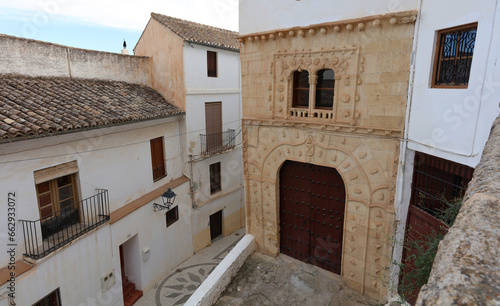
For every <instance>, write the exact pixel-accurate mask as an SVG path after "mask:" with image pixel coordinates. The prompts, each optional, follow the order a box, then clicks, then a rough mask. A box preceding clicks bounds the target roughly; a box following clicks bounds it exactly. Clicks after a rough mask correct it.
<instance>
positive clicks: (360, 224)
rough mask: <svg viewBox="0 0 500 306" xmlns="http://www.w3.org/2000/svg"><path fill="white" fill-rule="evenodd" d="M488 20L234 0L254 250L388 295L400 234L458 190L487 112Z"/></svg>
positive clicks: (416, 10)
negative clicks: (320, 269)
mask: <svg viewBox="0 0 500 306" xmlns="http://www.w3.org/2000/svg"><path fill="white" fill-rule="evenodd" d="M450 7H453V10H450V9H449V8H450ZM338 8H342V9H338ZM445 11H446V14H444V13H443V12H445ZM443 15H446V17H443ZM496 16H497V7H496V4H495V3H494V2H493V3H492V2H491V1H489V2H488V1H481V2H479V3H477V4H474V5H473V4H471V3H466V2H465V1H460V3H459V4H457V3H456V2H454V3H451V2H446V3H443V2H440V3H428V2H425V1H397V2H396V1H395V2H390V3H387V2H383V1H374V2H373V1H372V2H371V3H370V5H369V6H368V5H361V4H360V2H355V3H352V4H351V3H349V4H346V3H344V2H343V3H340V2H339V1H317V2H315V3H314V4H311V3H310V2H307V1H296V2H293V3H291V2H286V1H278V2H273V4H272V5H269V3H267V2H265V1H252V3H251V4H250V3H245V2H240V42H241V44H242V47H241V70H242V100H243V161H244V167H245V187H246V208H247V229H248V232H249V233H250V234H253V235H254V236H255V237H256V243H257V247H258V250H259V251H261V252H263V253H266V254H270V255H276V254H278V253H283V254H286V255H289V256H292V257H294V258H297V259H299V260H303V261H305V262H309V263H312V264H315V265H317V266H320V267H323V268H324V269H327V270H330V271H332V272H334V273H338V274H340V275H341V276H342V278H343V280H344V281H345V282H346V283H347V284H348V285H349V286H350V287H351V288H353V289H355V290H357V291H359V292H361V293H363V294H366V295H368V296H371V297H373V298H376V299H378V300H380V301H382V302H383V301H386V300H387V299H389V298H390V297H391V296H392V295H395V294H396V293H397V289H395V288H396V287H397V285H398V281H399V278H400V273H399V272H400V271H399V269H398V265H392V264H391V262H392V261H393V260H395V261H400V260H401V258H402V256H403V254H402V253H403V252H402V247H400V245H401V244H402V242H403V241H404V240H405V232H406V230H407V229H408V228H416V226H415V225H416V224H415V223H414V220H416V219H419V218H420V219H421V218H422V216H424V218H430V217H435V215H432V211H431V210H430V209H427V208H429V207H430V205H431V204H432V205H434V203H435V202H436V203H437V202H443V201H441V198H443V197H444V198H446V199H447V200H448V201H451V200H453V199H454V198H457V197H459V196H460V195H461V192H462V191H463V190H464V188H465V187H466V184H467V182H468V180H470V178H471V176H472V172H473V167H474V166H475V165H476V164H477V163H478V161H479V158H480V156H481V152H482V150H483V147H484V143H485V142H486V139H487V137H488V134H489V129H490V127H491V123H492V122H493V120H494V118H495V117H496V116H497V115H498V93H496V84H497V82H498V73H497V68H496V66H495V65H494V63H495V61H496V60H497V57H498V52H494V51H493V50H495V48H496V42H497V41H498V40H496V39H495V37H496V35H498V33H497V32H495V31H494V30H495V29H496V28H497V23H496V18H497V17H496ZM257 19H258V20H259V22H258V23H256V22H254V20H257ZM457 50H458V51H457ZM426 203H431V204H426ZM412 207H413V208H416V209H419V210H420V211H417V213H413V214H412V211H413V212H415V211H416V210H415V209H413V208H412ZM436 207H438V206H436ZM441 207H442V206H441ZM421 211H422V212H421ZM412 216H413V217H412ZM425 220H426V221H424V222H423V223H421V224H417V225H418V226H421V227H424V228H425V229H429V228H430V227H429V226H430V225H429V224H430V222H431V221H428V220H429V219H425ZM388 269H390V270H391V273H388V272H387V271H388Z"/></svg>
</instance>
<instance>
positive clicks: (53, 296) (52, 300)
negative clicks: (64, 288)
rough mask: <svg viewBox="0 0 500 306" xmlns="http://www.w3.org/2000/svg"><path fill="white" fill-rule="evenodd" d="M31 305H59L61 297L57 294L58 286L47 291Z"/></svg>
mask: <svg viewBox="0 0 500 306" xmlns="http://www.w3.org/2000/svg"><path fill="white" fill-rule="evenodd" d="M33 306H61V298H60V296H59V288H57V289H56V290H54V291H52V292H51V293H49V294H48V295H47V296H45V297H44V298H43V299H41V300H40V301H38V302H36V303H35V304H33Z"/></svg>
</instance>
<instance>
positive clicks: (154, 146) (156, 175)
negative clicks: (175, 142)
mask: <svg viewBox="0 0 500 306" xmlns="http://www.w3.org/2000/svg"><path fill="white" fill-rule="evenodd" d="M150 145H151V163H152V167H153V181H157V180H159V179H161V178H163V177H165V176H166V175H167V172H166V171H165V155H164V154H163V137H158V138H155V139H151V141H150Z"/></svg>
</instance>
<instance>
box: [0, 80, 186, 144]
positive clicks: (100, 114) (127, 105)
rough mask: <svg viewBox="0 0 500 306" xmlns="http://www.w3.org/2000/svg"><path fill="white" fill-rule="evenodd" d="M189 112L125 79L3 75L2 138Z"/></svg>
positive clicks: (1, 140) (0, 103)
mask: <svg viewBox="0 0 500 306" xmlns="http://www.w3.org/2000/svg"><path fill="white" fill-rule="evenodd" d="M179 114H183V111H182V110H181V109H179V108H177V107H176V106H174V105H172V104H170V103H168V102H167V101H166V100H165V99H164V98H163V97H162V96H161V95H160V94H159V93H158V92H156V91H154V90H153V89H151V88H149V87H147V86H143V85H138V84H131V83H125V82H117V81H103V80H90V79H76V78H68V77H28V76H21V75H11V74H8V75H2V76H1V78H0V143H5V142H10V141H14V140H20V139H28V138H37V137H44V136H51V135H55V134H60V133H65V132H72V131H75V130H83V129H90V128H97V127H105V126H111V125H116V124H124V123H133V122H137V121H144V120H151V119H159V118H165V117H170V116H174V115H179Z"/></svg>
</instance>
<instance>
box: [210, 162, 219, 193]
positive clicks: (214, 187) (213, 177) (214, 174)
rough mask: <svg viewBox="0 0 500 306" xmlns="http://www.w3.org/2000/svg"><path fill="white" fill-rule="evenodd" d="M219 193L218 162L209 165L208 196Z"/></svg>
mask: <svg viewBox="0 0 500 306" xmlns="http://www.w3.org/2000/svg"><path fill="white" fill-rule="evenodd" d="M219 191H221V184H220V162H219V163H215V164H211V165H210V194H214V193H216V192H219Z"/></svg>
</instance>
